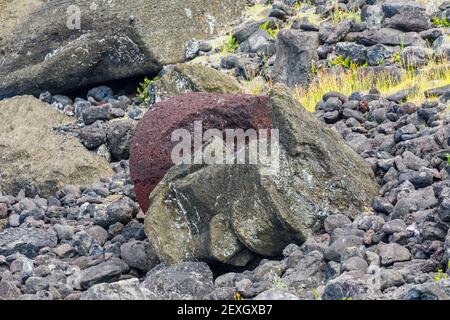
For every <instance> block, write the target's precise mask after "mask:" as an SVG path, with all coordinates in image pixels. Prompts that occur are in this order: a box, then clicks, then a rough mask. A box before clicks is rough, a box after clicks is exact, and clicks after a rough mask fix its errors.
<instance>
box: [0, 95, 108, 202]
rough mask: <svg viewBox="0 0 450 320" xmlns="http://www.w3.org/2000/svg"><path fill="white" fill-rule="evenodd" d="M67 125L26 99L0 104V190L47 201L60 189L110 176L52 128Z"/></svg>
mask: <svg viewBox="0 0 450 320" xmlns="http://www.w3.org/2000/svg"><path fill="white" fill-rule="evenodd" d="M70 121H71V119H70V118H69V117H67V116H64V115H63V114H61V113H59V112H58V111H56V110H54V109H52V108H51V107H50V106H49V105H48V104H46V103H44V102H41V101H39V100H38V99H35V98H33V97H30V96H23V97H15V98H12V99H8V100H4V101H1V102H0V122H1V123H3V124H7V125H2V126H0V190H2V191H4V192H6V193H7V194H17V193H18V192H19V191H20V190H22V189H24V190H25V191H26V195H27V196H34V195H37V194H39V195H40V196H44V197H45V196H50V195H52V194H54V193H55V192H56V191H58V190H59V189H61V188H62V187H64V186H66V185H90V184H92V183H94V182H95V181H98V180H100V178H102V177H105V176H112V169H111V168H110V166H109V164H108V162H106V161H105V160H104V159H102V158H100V157H98V156H96V155H94V154H92V153H90V152H89V151H88V150H86V148H85V147H84V146H83V145H82V144H81V143H80V142H79V140H78V139H76V138H70V137H67V136H64V135H63V134H60V133H57V132H56V131H55V130H54V128H57V127H62V126H64V125H66V124H68V123H69V122H70Z"/></svg>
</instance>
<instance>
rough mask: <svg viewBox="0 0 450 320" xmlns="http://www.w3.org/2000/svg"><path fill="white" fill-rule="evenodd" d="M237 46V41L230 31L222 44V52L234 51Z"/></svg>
mask: <svg viewBox="0 0 450 320" xmlns="http://www.w3.org/2000/svg"><path fill="white" fill-rule="evenodd" d="M238 48H239V43H238V42H237V40H236V39H235V38H234V37H233V34H232V33H231V32H230V34H229V36H228V40H227V41H226V42H225V43H224V45H223V46H222V53H234V52H235V51H236V50H237V49H238Z"/></svg>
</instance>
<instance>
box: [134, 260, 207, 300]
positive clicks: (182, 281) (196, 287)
mask: <svg viewBox="0 0 450 320" xmlns="http://www.w3.org/2000/svg"><path fill="white" fill-rule="evenodd" d="M141 289H142V290H143V291H144V293H145V294H146V295H147V298H148V299H151V300H201V299H203V298H204V297H205V296H206V295H207V294H209V293H211V292H212V291H213V290H214V283H213V274H212V271H211V269H210V268H209V267H208V265H207V264H206V263H203V262H185V263H180V264H178V265H176V266H169V267H165V266H163V265H159V266H157V267H155V268H154V269H152V270H151V271H150V272H149V273H148V274H147V277H146V278H145V280H144V282H143V283H142V284H141Z"/></svg>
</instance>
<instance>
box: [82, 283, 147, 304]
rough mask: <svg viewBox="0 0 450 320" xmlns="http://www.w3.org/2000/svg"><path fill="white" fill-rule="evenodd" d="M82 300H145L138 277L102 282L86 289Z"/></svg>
mask: <svg viewBox="0 0 450 320" xmlns="http://www.w3.org/2000/svg"><path fill="white" fill-rule="evenodd" d="M80 300H145V295H144V293H143V290H142V289H141V287H140V286H139V280H138V279H137V278H134V279H130V280H122V281H118V282H114V283H101V284H97V285H95V286H92V287H90V288H89V289H88V290H87V291H84V292H83V293H82V294H81V296H80Z"/></svg>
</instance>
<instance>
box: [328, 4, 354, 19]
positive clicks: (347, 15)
mask: <svg viewBox="0 0 450 320" xmlns="http://www.w3.org/2000/svg"><path fill="white" fill-rule="evenodd" d="M338 5H339V3H338V2H336V7H335V8H334V10H333V11H332V13H331V16H330V18H331V21H332V22H333V23H340V22H342V21H345V20H353V21H355V22H361V12H360V11H359V10H339V8H338Z"/></svg>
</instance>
